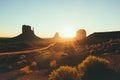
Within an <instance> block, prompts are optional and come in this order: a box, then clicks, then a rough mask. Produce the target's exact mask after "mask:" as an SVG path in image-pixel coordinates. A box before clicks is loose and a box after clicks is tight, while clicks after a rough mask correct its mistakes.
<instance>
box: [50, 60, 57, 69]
mask: <svg viewBox="0 0 120 80" xmlns="http://www.w3.org/2000/svg"><path fill="white" fill-rule="evenodd" d="M56 65H57V63H56V60H52V61H51V62H50V64H49V66H50V67H52V68H54V67H55V66H56Z"/></svg>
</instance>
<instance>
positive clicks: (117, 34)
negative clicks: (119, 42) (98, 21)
mask: <svg viewBox="0 0 120 80" xmlns="http://www.w3.org/2000/svg"><path fill="white" fill-rule="evenodd" d="M115 39H120V31H112V32H95V33H93V34H91V35H89V36H88V37H86V38H85V39H84V40H83V42H82V43H85V44H97V43H103V42H106V41H109V40H115Z"/></svg>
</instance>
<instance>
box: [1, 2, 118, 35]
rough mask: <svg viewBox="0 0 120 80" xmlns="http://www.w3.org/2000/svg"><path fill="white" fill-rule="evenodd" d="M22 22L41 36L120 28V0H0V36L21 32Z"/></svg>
mask: <svg viewBox="0 0 120 80" xmlns="http://www.w3.org/2000/svg"><path fill="white" fill-rule="evenodd" d="M23 24H26V25H31V26H32V27H34V28H35V34H37V35H38V36H39V37H52V36H53V35H54V33H55V32H59V33H60V35H61V36H63V37H65V34H68V33H69V34H71V35H73V34H74V35H75V32H76V31H77V30H78V29H86V31H87V34H88V35H89V34H91V33H93V32H104V31H120V0H0V37H7V36H10V37H13V36H16V35H18V34H20V33H21V27H22V25H23Z"/></svg>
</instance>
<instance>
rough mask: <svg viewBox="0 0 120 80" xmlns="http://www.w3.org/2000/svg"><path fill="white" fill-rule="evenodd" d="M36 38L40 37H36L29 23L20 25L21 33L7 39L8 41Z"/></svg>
mask: <svg viewBox="0 0 120 80" xmlns="http://www.w3.org/2000/svg"><path fill="white" fill-rule="evenodd" d="M36 40H41V38H39V37H37V36H36V35H35V34H34V28H33V30H31V26H29V25H23V26H22V33H21V34H20V35H18V36H16V37H13V38H11V39H8V41H20V42H24V41H36Z"/></svg>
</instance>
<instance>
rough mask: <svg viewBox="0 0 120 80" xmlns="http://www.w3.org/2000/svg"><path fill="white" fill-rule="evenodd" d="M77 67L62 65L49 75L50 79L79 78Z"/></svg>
mask: <svg viewBox="0 0 120 80" xmlns="http://www.w3.org/2000/svg"><path fill="white" fill-rule="evenodd" d="M77 74H78V72H77V70H76V68H73V67H69V66H60V68H58V69H56V70H54V71H53V72H51V74H50V75H49V80H78V76H77Z"/></svg>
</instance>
